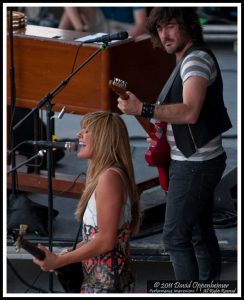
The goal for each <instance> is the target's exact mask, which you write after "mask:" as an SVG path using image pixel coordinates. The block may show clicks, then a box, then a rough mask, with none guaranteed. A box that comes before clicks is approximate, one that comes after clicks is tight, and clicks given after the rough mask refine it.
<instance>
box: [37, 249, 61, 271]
mask: <svg viewBox="0 0 244 300" xmlns="http://www.w3.org/2000/svg"><path fill="white" fill-rule="evenodd" d="M38 248H39V249H41V250H42V251H43V252H44V253H45V256H46V257H45V259H44V260H39V259H38V258H33V263H34V264H36V265H38V266H39V267H40V268H41V269H42V271H49V272H53V271H54V269H56V268H58V255H57V254H55V253H53V252H50V251H49V250H48V249H47V248H46V247H44V246H42V245H40V244H38Z"/></svg>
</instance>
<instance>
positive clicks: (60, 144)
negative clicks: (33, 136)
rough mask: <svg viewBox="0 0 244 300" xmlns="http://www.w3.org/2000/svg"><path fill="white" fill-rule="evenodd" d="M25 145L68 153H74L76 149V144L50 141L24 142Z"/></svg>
mask: <svg viewBox="0 0 244 300" xmlns="http://www.w3.org/2000/svg"><path fill="white" fill-rule="evenodd" d="M25 143H26V144H31V145H37V146H41V147H44V148H58V149H64V150H67V151H69V152H76V151H77V149H78V145H79V143H78V141H77V142H50V141H25Z"/></svg>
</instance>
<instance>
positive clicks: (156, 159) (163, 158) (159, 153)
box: [109, 78, 170, 191]
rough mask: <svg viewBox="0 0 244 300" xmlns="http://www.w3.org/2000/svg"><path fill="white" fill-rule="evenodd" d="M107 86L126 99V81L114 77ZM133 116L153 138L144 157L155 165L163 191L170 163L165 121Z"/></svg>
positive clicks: (166, 185)
mask: <svg viewBox="0 0 244 300" xmlns="http://www.w3.org/2000/svg"><path fill="white" fill-rule="evenodd" d="M109 86H110V88H111V89H112V90H113V91H114V92H115V93H116V94H117V95H119V96H120V97H121V98H122V99H124V100H127V99H128V95H127V94H126V90H127V82H126V81H123V80H121V79H118V78H114V80H113V81H112V80H110V81H109ZM135 117H136V119H137V121H138V122H139V123H140V124H141V126H142V127H143V128H144V129H145V131H146V132H147V134H148V135H149V136H150V138H151V139H152V140H153V142H152V143H151V144H150V146H149V148H148V150H147V151H146V153H145V159H146V161H147V162H148V164H149V166H153V167H157V169H158V176H159V182H160V186H161V187H162V189H163V190H164V191H167V190H168V185H169V174H168V173H169V163H170V148H169V144H168V142H167V138H166V127H167V123H165V122H162V121H156V122H155V124H153V123H151V122H149V121H148V120H147V119H145V118H143V117H141V116H135Z"/></svg>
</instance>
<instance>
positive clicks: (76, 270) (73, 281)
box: [15, 225, 84, 293]
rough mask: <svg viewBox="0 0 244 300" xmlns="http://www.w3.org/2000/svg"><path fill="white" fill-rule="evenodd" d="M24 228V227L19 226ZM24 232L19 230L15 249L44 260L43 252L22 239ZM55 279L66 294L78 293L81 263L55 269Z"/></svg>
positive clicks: (80, 280)
mask: <svg viewBox="0 0 244 300" xmlns="http://www.w3.org/2000/svg"><path fill="white" fill-rule="evenodd" d="M20 226H26V225H20ZM23 235H24V232H23V231H21V230H20V233H19V234H18V237H17V239H16V242H15V246H16V249H19V248H20V247H22V248H23V249H25V250H26V251H27V252H28V253H30V254H31V255H33V256H34V257H36V258H38V259H40V260H44V259H45V252H44V251H42V250H41V249H39V248H38V247H36V246H35V245H33V244H31V243H30V242H28V241H27V240H24V239H23ZM55 273H56V274H57V278H58V280H59V282H60V284H61V285H62V287H63V289H64V290H65V292H66V293H80V288H81V284H82V282H83V279H84V274H83V269H82V264H81V263H73V264H70V265H67V266H64V267H61V268H58V269H55Z"/></svg>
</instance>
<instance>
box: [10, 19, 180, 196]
mask: <svg viewBox="0 0 244 300" xmlns="http://www.w3.org/2000/svg"><path fill="white" fill-rule="evenodd" d="M85 35H87V34H86V33H79V32H76V31H71V30H61V29H56V28H49V27H42V26H34V25H27V26H26V27H25V28H22V29H18V30H16V31H14V33H13V49H14V69H15V87H16V93H15V99H16V106H18V107H25V108H31V109H33V108H34V107H35V106H36V105H37V104H38V103H39V101H40V100H41V99H42V98H43V97H44V96H45V95H47V94H48V93H49V92H51V91H53V90H54V89H55V88H56V87H57V86H58V85H59V84H60V83H61V82H62V80H64V79H65V78H66V77H68V76H69V74H70V73H71V71H72V66H73V62H74V58H75V56H76V53H77V52H78V55H77V59H76V65H75V68H77V67H78V66H79V65H81V64H82V63H83V62H85V61H86V60H87V59H88V58H89V57H90V56H91V55H92V54H93V53H94V52H95V51H96V50H97V49H98V48H99V45H97V44H83V45H81V43H80V42H77V41H75V39H77V38H79V37H82V36H85ZM78 48H79V49H78ZM174 66H175V59H174V57H172V56H169V55H167V54H166V53H164V52H163V51H162V50H160V49H155V48H153V47H152V45H151V41H150V38H149V36H148V35H142V36H140V37H139V38H137V39H133V38H128V39H126V40H123V41H116V42H114V43H109V45H108V46H107V48H106V49H105V50H102V51H101V52H100V53H98V54H97V55H96V56H95V57H94V58H93V59H92V60H90V61H89V63H87V64H86V65H85V66H84V67H83V68H81V69H80V70H79V72H77V73H76V74H75V75H74V76H73V77H72V78H71V80H70V81H69V83H68V84H67V85H66V86H65V87H64V88H63V89H62V90H61V92H59V93H58V94H57V95H56V96H55V97H54V99H53V102H52V103H53V104H54V105H53V107H52V110H53V111H54V112H55V111H60V110H61V109H62V108H63V107H64V106H65V107H66V112H67V113H73V114H80V115H82V114H85V113H87V112H91V111H96V110H110V111H113V112H118V110H117V101H116V99H117V95H116V94H115V93H114V92H113V91H111V89H110V88H109V86H108V82H109V80H110V79H113V78H114V77H118V78H121V79H123V80H125V81H127V82H128V83H129V89H130V90H131V91H133V92H134V93H135V94H136V95H137V96H138V97H139V98H140V99H142V100H143V101H145V102H154V101H155V99H156V98H157V96H158V95H159V93H160V91H161V89H162V87H163V85H164V83H165V82H166V80H167V79H168V77H169V75H170V73H171V71H172V69H173V68H174ZM9 69H10V42H9V37H8V35H7V105H8V118H7V119H8V126H7V130H8V134H7V136H8V139H9V124H10V121H9V120H10V106H11V90H10V89H11V84H10V71H9ZM42 109H45V107H43V108H42ZM17 176H18V188H19V189H20V190H23V191H29V192H39V193H47V176H45V175H40V174H33V173H26V172H20V171H19V170H17ZM73 180H74V178H72V176H67V175H65V177H62V176H61V177H57V176H54V177H53V178H52V183H53V193H54V194H57V193H59V192H60V191H62V190H65V189H66V188H67V187H68V186H69V185H70V184H71V183H72V182H73ZM7 184H8V187H9V188H10V187H11V175H8V178H7ZM138 186H139V188H140V183H139V184H138ZM83 187H84V182H83V181H82V180H81V181H79V182H76V183H75V184H74V185H73V186H72V188H71V189H70V190H69V191H68V192H66V193H64V194H63V196H66V197H73V198H79V197H80V193H81V191H82V189H83ZM147 187H150V182H147V183H143V185H142V188H143V189H146V188H147Z"/></svg>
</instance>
